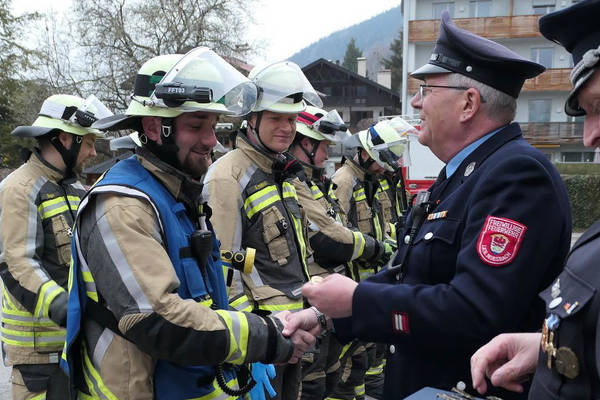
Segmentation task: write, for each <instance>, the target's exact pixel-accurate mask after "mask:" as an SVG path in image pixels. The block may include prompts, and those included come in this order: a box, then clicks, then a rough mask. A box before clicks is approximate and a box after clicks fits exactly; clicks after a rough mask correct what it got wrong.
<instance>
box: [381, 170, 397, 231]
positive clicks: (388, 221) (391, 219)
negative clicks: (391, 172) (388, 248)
mask: <svg viewBox="0 0 600 400" xmlns="http://www.w3.org/2000/svg"><path fill="white" fill-rule="evenodd" d="M377 198H378V199H379V204H380V205H381V212H382V213H383V221H384V228H385V229H384V230H385V233H386V234H387V235H388V236H389V237H391V238H393V239H394V240H395V239H396V222H398V215H399V214H398V213H397V204H398V201H397V200H398V199H397V197H396V187H395V186H394V185H392V184H390V183H389V181H388V179H386V178H380V179H379V189H378V190H377Z"/></svg>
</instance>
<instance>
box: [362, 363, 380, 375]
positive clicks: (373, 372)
mask: <svg viewBox="0 0 600 400" xmlns="http://www.w3.org/2000/svg"><path fill="white" fill-rule="evenodd" d="M382 372H383V363H381V364H379V365H377V366H375V367H371V368H369V369H368V370H367V373H366V374H367V375H379V374H381V373H382Z"/></svg>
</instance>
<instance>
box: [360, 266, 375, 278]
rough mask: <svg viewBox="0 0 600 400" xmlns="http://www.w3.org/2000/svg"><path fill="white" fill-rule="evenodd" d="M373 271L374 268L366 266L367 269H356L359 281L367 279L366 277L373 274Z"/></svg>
mask: <svg viewBox="0 0 600 400" xmlns="http://www.w3.org/2000/svg"><path fill="white" fill-rule="evenodd" d="M373 272H374V270H373V269H372V268H368V269H364V268H359V269H358V277H359V279H360V280H361V281H364V280H365V279H367V278H368V277H370V276H371V275H373Z"/></svg>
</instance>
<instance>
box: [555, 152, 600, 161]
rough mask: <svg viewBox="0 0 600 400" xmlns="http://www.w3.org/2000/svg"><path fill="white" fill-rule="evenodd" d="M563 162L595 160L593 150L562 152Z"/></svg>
mask: <svg viewBox="0 0 600 400" xmlns="http://www.w3.org/2000/svg"><path fill="white" fill-rule="evenodd" d="M560 158H561V160H562V162H593V161H594V152H593V151H569V152H562V153H560Z"/></svg>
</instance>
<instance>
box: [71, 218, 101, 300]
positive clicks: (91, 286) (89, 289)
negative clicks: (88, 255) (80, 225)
mask: <svg viewBox="0 0 600 400" xmlns="http://www.w3.org/2000/svg"><path fill="white" fill-rule="evenodd" d="M74 237H75V250H76V251H77V254H78V255H79V263H80V271H81V277H82V278H83V282H84V283H85V292H86V294H87V297H89V298H90V299H92V300H94V301H95V302H96V303H97V302H98V291H97V289H96V282H94V277H93V276H92V273H91V272H90V269H89V267H88V265H87V262H86V261H85V258H84V257H83V254H82V252H81V246H80V244H79V234H78V233H77V228H75V234H74ZM72 271H73V262H72V261H71V268H70V270H69V291H70V290H71V289H72V282H73V281H72V279H73V276H72Z"/></svg>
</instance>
